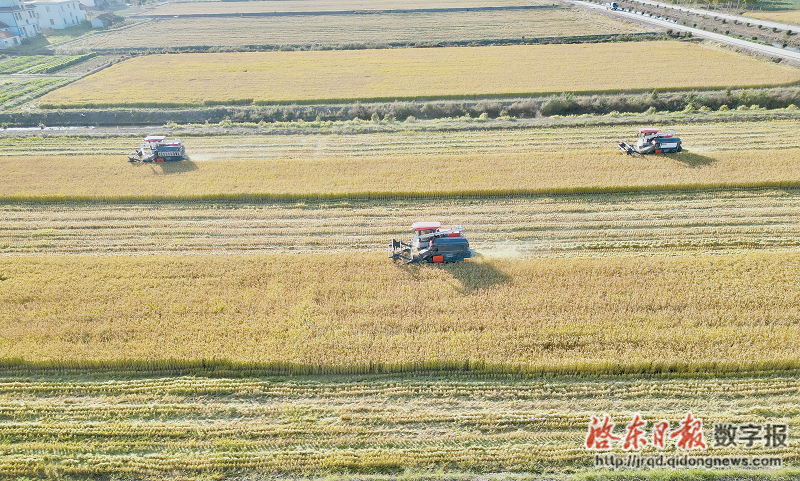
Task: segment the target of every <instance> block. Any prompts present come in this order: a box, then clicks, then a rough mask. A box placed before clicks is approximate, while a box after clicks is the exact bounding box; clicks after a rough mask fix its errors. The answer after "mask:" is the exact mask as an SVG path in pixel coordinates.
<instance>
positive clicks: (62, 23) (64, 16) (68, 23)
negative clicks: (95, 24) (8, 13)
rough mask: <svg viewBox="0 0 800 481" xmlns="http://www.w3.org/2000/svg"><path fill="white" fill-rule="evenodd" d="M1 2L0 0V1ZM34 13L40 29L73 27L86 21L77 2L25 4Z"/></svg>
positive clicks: (40, 0)
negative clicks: (32, 9) (30, 7)
mask: <svg viewBox="0 0 800 481" xmlns="http://www.w3.org/2000/svg"><path fill="white" fill-rule="evenodd" d="M0 1H2V0H0ZM26 5H30V6H32V7H33V8H34V10H35V11H36V16H37V17H38V18H39V27H40V28H54V29H56V30H60V29H62V28H67V27H74V26H75V25H78V24H80V23H81V22H82V21H84V20H86V12H85V11H84V10H82V9H81V2H79V1H78V0H35V1H33V2H30V3H27V4H26Z"/></svg>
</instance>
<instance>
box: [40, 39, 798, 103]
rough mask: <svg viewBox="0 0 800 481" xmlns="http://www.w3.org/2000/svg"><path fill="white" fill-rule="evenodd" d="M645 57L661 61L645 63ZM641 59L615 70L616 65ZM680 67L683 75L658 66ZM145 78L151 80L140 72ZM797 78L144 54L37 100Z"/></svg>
mask: <svg viewBox="0 0 800 481" xmlns="http://www.w3.org/2000/svg"><path fill="white" fill-rule="evenodd" d="M643 51H657V52H658V55H646V56H642V55H641V52H643ZM631 58H635V59H637V66H636V68H634V69H626V70H625V71H624V73H620V69H619V60H620V59H631ZM668 64H680V65H681V68H679V69H664V68H663V66H664V65H668ZM143 72H147V74H143ZM798 80H800V71H798V70H795V69H791V68H787V67H783V66H779V65H775V64H773V63H770V62H767V61H761V60H755V59H752V58H748V57H745V56H743V55H738V54H733V53H730V52H725V51H721V50H714V49H710V48H706V47H704V46H702V45H697V44H690V43H680V42H669V41H662V42H651V43H648V44H642V43H640V42H632V43H602V44H579V45H544V46H531V45H522V46H501V47H473V48H455V47H453V48H430V49H415V48H411V49H386V50H357V51H310V52H261V53H215V54H182V55H148V56H144V57H137V58H133V59H130V60H126V61H124V62H121V63H119V64H117V65H114V66H112V67H109V68H107V69H105V70H103V71H101V72H98V73H96V74H94V75H91V76H89V77H85V78H83V79H81V80H78V81H77V82H74V83H72V84H70V85H68V86H66V87H64V88H61V89H58V90H56V91H54V92H51V93H49V94H48V95H46V96H44V97H42V100H41V102H42V103H43V104H50V105H62V106H70V105H72V106H76V105H88V104H94V105H131V104H141V105H159V104H200V103H202V102H204V101H214V102H225V101H241V100H243V99H253V100H255V101H263V102H292V101H313V100H333V99H378V98H382V99H393V98H419V97H434V98H439V97H464V96H473V95H513V94H526V93H542V92H564V91H607V90H630V89H669V88H691V87H721V86H730V87H732V86H755V85H774V84H784V83H790V82H796V81H798Z"/></svg>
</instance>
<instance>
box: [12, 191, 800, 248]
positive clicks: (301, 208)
mask: <svg viewBox="0 0 800 481" xmlns="http://www.w3.org/2000/svg"><path fill="white" fill-rule="evenodd" d="M420 219H436V220H441V221H442V223H443V225H451V224H461V225H464V226H465V227H466V232H465V233H466V234H467V235H468V236H469V239H470V243H471V245H472V247H474V248H475V249H476V250H477V251H478V252H480V253H481V254H484V255H487V256H498V257H521V258H530V257H549V256H559V257H560V256H583V255H591V256H597V255H630V254H637V255H639V254H645V255H646V254H664V253H685V252H698V251H719V250H724V251H729V250H731V249H747V250H749V249H769V250H781V249H796V248H797V247H798V246H800V221H798V219H800V191H797V190H777V189H771V190H749V191H707V192H674V193H649V194H598V195H574V196H534V197H507V198H487V199H473V200H463V199H458V200H456V199H453V200H447V199H445V200H441V199H439V200H436V199H431V200H419V199H417V200H413V199H412V200H396V201H364V202H352V201H351V202H343V201H330V202H313V203H312V202H304V203H303V202H301V203H242V202H167V203H149V204H130V203H116V204H115V203H74V204H58V205H53V204H45V203H42V204H38V203H20V204H5V205H1V206H0V255H2V256H14V255H98V254H99V255H116V254H124V255H139V254H167V253H186V254H204V253H222V254H234V253H245V252H284V253H285V252H331V253H342V252H353V251H361V252H383V251H384V250H385V246H386V243H387V242H388V241H389V240H390V239H391V238H392V237H395V238H401V237H402V238H407V237H410V235H409V234H410V232H409V226H410V224H411V223H412V222H414V221H416V220H420Z"/></svg>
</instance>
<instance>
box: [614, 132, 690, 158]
mask: <svg viewBox="0 0 800 481" xmlns="http://www.w3.org/2000/svg"><path fill="white" fill-rule="evenodd" d="M618 145H619V150H620V151H621V152H622V153H623V154H628V155H647V154H671V153H675V152H680V151H682V150H683V148H681V139H679V138H678V137H675V131H674V130H668V131H666V132H661V131H660V130H659V129H656V128H652V127H649V128H644V129H639V138H638V139H637V140H636V145H635V146H633V145H631V144H629V143H627V142H620V143H619V144H618Z"/></svg>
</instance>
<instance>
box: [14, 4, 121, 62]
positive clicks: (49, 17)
mask: <svg viewBox="0 0 800 481" xmlns="http://www.w3.org/2000/svg"><path fill="white" fill-rule="evenodd" d="M104 2H105V0H97V1H95V0H30V1H24V0H0V50H5V49H8V48H10V47H13V46H15V45H20V43H21V42H22V40H23V39H26V38H31V37H36V36H37V35H41V34H42V30H45V29H48V28H51V29H55V30H60V29H63V28H68V27H73V26H75V25H79V24H80V23H81V22H83V21H84V20H86V9H87V8H93V7H98V6H100V4H102V3H104ZM110 23H111V16H110V15H108V14H101V15H98V16H97V17H95V18H93V19H92V27H94V28H104V27H107V26H108V25H109V24H110Z"/></svg>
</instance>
